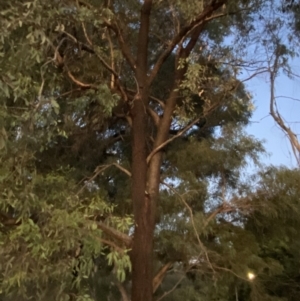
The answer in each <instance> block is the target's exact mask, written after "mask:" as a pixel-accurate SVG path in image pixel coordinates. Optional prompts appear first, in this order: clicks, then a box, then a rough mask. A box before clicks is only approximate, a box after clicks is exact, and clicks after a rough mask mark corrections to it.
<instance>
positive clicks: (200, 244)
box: [161, 182, 215, 272]
mask: <svg viewBox="0 0 300 301" xmlns="http://www.w3.org/2000/svg"><path fill="white" fill-rule="evenodd" d="M161 183H162V184H163V185H165V186H166V187H168V188H169V189H170V190H171V191H172V192H173V193H174V194H175V195H177V196H178V197H179V199H180V200H181V201H182V203H183V204H184V206H185V207H186V208H187V210H188V212H189V215H190V218H191V223H192V226H193V229H194V233H195V236H196V238H197V241H198V244H199V247H200V249H201V250H202V252H203V253H204V254H205V257H206V260H207V262H208V264H209V266H210V268H211V269H212V270H213V272H215V270H214V268H213V266H212V264H211V262H210V259H209V257H208V253H207V250H206V248H205V246H204V244H203V243H202V241H201V239H200V236H199V234H198V231H197V228H196V224H195V220H194V214H193V210H192V208H191V207H190V206H189V204H188V203H187V202H186V200H185V199H184V198H183V197H182V195H181V194H180V193H179V192H178V191H177V190H176V189H175V188H174V187H172V186H171V185H169V184H167V183H165V182H161Z"/></svg>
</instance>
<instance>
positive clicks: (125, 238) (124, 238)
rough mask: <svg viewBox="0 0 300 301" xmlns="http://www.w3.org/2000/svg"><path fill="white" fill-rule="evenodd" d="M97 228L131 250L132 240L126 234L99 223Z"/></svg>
mask: <svg viewBox="0 0 300 301" xmlns="http://www.w3.org/2000/svg"><path fill="white" fill-rule="evenodd" d="M97 226H98V228H99V229H101V230H102V231H103V232H104V233H105V234H107V235H109V236H111V237H113V238H115V239H117V240H119V241H121V242H123V243H124V244H125V246H126V247H127V248H131V244H132V238H131V237H130V236H128V235H127V234H125V233H122V232H120V231H118V230H116V229H114V228H112V227H110V226H108V225H106V224H104V223H102V222H97Z"/></svg>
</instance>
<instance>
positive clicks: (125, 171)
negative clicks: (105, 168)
mask: <svg viewBox="0 0 300 301" xmlns="http://www.w3.org/2000/svg"><path fill="white" fill-rule="evenodd" d="M112 165H113V166H115V167H117V168H118V169H120V170H121V171H123V172H124V173H125V174H126V175H127V176H128V177H130V178H131V172H130V171H129V170H127V169H126V168H124V167H123V166H121V165H120V164H118V163H113V164H112Z"/></svg>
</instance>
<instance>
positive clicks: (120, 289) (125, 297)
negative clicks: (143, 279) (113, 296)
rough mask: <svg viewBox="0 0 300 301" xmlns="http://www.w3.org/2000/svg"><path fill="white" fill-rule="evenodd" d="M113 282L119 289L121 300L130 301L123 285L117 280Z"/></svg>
mask: <svg viewBox="0 0 300 301" xmlns="http://www.w3.org/2000/svg"><path fill="white" fill-rule="evenodd" d="M115 284H116V286H117V288H118V289H119V291H120V294H121V296H122V301H130V298H129V296H128V293H127V291H126V289H125V287H124V285H123V284H122V283H121V282H119V281H117V282H115Z"/></svg>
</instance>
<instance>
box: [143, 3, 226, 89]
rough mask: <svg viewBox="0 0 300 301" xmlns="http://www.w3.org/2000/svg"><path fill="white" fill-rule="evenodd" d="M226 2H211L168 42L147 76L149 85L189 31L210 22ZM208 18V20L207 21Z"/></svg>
mask: <svg viewBox="0 0 300 301" xmlns="http://www.w3.org/2000/svg"><path fill="white" fill-rule="evenodd" d="M226 2H227V1H226V0H222V1H219V2H217V1H216V0H213V1H212V3H211V4H210V5H209V6H207V7H206V8H205V9H204V10H203V12H202V13H201V14H200V15H199V16H198V17H197V18H195V20H194V21H192V22H191V23H190V24H188V25H186V26H184V27H183V28H182V29H181V30H180V32H179V33H178V34H177V35H176V36H175V37H174V38H173V40H172V41H170V43H169V46H168V47H167V49H166V50H165V51H164V52H163V53H162V54H161V55H160V57H159V58H158V60H157V62H156V64H155V65H154V67H153V69H152V71H151V74H150V76H149V80H148V82H149V84H151V83H152V82H153V80H154V78H155V77H156V75H157V73H158V71H159V69H160V67H161V66H162V64H163V63H164V62H165V60H166V59H167V58H168V57H169V55H170V54H171V53H172V52H173V50H174V49H175V47H176V46H177V45H178V44H179V43H180V42H181V41H182V40H183V39H185V38H186V37H187V35H188V34H189V33H190V32H191V30H193V29H194V28H195V27H198V26H200V25H202V24H204V23H205V22H206V20H211V19H212V17H211V15H212V13H213V12H214V11H216V10H217V9H218V8H220V7H221V6H222V5H223V4H224V3H226ZM208 18H210V19H208Z"/></svg>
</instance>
